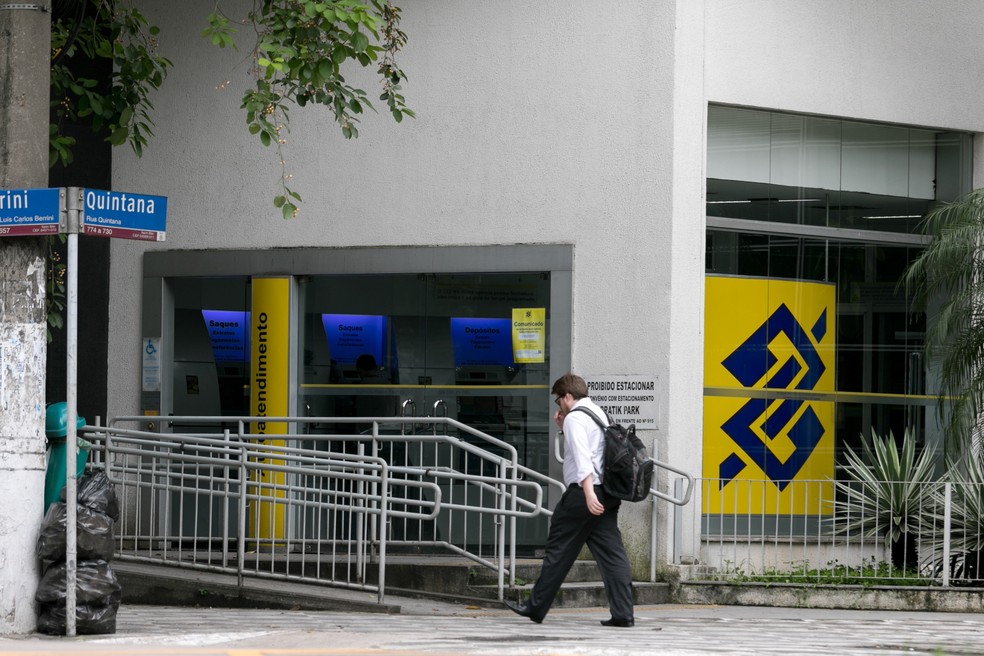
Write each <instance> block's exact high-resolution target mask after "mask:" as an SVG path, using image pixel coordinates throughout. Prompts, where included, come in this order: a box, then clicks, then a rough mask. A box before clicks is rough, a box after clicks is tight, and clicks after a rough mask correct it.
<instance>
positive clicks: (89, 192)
mask: <svg viewBox="0 0 984 656" xmlns="http://www.w3.org/2000/svg"><path fill="white" fill-rule="evenodd" d="M82 191H83V194H82V222H81V224H82V225H81V229H82V234H85V235H94V236H96V237H117V238H121V239H139V240H142V241H164V232H165V230H164V229H165V225H166V219H167V197H165V196H147V195H144V194H131V193H128V192H121V191H101V190H98V189H83V190H82Z"/></svg>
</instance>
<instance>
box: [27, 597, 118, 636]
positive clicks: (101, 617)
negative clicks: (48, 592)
mask: <svg viewBox="0 0 984 656" xmlns="http://www.w3.org/2000/svg"><path fill="white" fill-rule="evenodd" d="M118 609H119V605H118V604H117V605H108V606H98V605H90V604H79V605H77V606H76V607H75V632H76V633H77V634H79V635H95V634H101V633H116V611H117V610H118ZM38 633H47V634H49V635H65V600H64V599H63V600H62V601H60V602H55V603H53V604H41V612H40V613H38Z"/></svg>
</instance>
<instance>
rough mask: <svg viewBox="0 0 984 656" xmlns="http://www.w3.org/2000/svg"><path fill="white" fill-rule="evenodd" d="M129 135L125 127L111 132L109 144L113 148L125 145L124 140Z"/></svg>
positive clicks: (122, 126)
mask: <svg viewBox="0 0 984 656" xmlns="http://www.w3.org/2000/svg"><path fill="white" fill-rule="evenodd" d="M129 135H130V130H129V129H128V128H127V126H125V125H121V126H120V127H118V128H116V129H115V130H113V132H112V134H110V135H109V143H111V144H113V145H114V146H121V145H123V144H124V143H126V138H127V137H128V136H129Z"/></svg>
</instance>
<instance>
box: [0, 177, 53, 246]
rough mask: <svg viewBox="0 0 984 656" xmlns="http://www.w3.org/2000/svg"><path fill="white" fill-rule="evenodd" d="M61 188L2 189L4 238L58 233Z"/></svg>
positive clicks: (0, 221)
mask: <svg viewBox="0 0 984 656" xmlns="http://www.w3.org/2000/svg"><path fill="white" fill-rule="evenodd" d="M60 218H61V189H3V190H0V237H36V236H38V235H54V234H58V224H59V219H60Z"/></svg>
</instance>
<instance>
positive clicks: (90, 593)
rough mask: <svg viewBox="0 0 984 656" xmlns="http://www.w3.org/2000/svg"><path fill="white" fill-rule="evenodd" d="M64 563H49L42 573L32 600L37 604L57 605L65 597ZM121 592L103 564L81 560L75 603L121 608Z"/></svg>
mask: <svg viewBox="0 0 984 656" xmlns="http://www.w3.org/2000/svg"><path fill="white" fill-rule="evenodd" d="M66 569H67V566H66V564H65V561H60V562H57V563H51V564H50V565H48V568H47V569H46V570H45V571H44V575H43V576H42V577H41V582H40V583H39V584H38V591H37V592H36V593H35V595H34V599H35V600H36V601H37V602H38V603H40V604H52V603H57V602H60V603H61V604H62V605H63V606H64V604H65V597H66V590H67V587H66V585H65V584H66V580H65V570H66ZM122 598H123V588H121V587H120V583H119V581H118V580H117V579H116V573H115V572H114V571H113V569H112V568H111V567H110V566H109V563H108V562H106V561H105V560H80V561H79V562H78V564H77V565H76V567H75V603H76V604H77V605H83V604H86V605H93V606H112V605H116V606H119V605H120V600H121V599H122Z"/></svg>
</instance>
